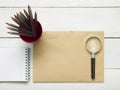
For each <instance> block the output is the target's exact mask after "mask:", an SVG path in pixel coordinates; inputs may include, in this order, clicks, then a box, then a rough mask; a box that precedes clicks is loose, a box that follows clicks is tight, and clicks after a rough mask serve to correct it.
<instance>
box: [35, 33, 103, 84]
mask: <svg viewBox="0 0 120 90" xmlns="http://www.w3.org/2000/svg"><path fill="white" fill-rule="evenodd" d="M91 36H97V37H98V38H99V39H100V40H101V43H102V49H101V51H100V52H99V53H98V54H96V55H95V57H96V67H95V69H96V70H95V75H96V77H95V80H92V79H91V54H90V53H89V52H88V51H87V50H86V48H85V42H86V40H87V39H88V38H89V37H91ZM33 53H34V58H33V59H34V60H33V63H34V64H33V82H104V32H102V31H100V32H80V31H47V32H43V34H42V37H41V39H40V41H38V42H37V43H35V44H34V52H33Z"/></svg>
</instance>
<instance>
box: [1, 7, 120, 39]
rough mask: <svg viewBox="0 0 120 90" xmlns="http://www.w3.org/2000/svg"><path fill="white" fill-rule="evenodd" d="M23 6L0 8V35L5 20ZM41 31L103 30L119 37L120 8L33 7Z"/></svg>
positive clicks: (8, 19)
mask: <svg viewBox="0 0 120 90" xmlns="http://www.w3.org/2000/svg"><path fill="white" fill-rule="evenodd" d="M18 11H23V8H0V13H1V15H0V20H1V22H0V33H1V36H0V37H13V36H12V35H9V34H8V33H6V32H7V31H8V29H7V28H6V26H7V25H6V24H5V23H6V22H8V23H13V21H12V20H11V18H10V17H11V16H13V15H14V14H15V13H16V12H18ZM34 11H36V12H37V13H38V20H39V21H40V23H41V24H42V27H43V31H104V32H105V37H120V8H33V12H34Z"/></svg>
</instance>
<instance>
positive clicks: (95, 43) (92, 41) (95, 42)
mask: <svg viewBox="0 0 120 90" xmlns="http://www.w3.org/2000/svg"><path fill="white" fill-rule="evenodd" d="M101 48H102V45H101V41H100V39H99V38H98V37H90V38H88V39H87V41H86V49H87V51H88V52H89V53H91V78H92V79H95V55H96V54H97V53H98V52H100V50H101Z"/></svg>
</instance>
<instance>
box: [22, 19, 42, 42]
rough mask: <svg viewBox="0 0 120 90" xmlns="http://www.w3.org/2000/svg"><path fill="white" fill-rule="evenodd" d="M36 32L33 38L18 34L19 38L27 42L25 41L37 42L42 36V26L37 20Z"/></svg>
mask: <svg viewBox="0 0 120 90" xmlns="http://www.w3.org/2000/svg"><path fill="white" fill-rule="evenodd" d="M37 34H38V35H37V36H36V37H35V38H33V37H27V36H23V35H20V38H21V39H22V40H23V41H25V42H27V43H35V42H37V41H38V40H39V39H40V38H41V36H42V26H41V24H40V23H39V22H38V21H37Z"/></svg>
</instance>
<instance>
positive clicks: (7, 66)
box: [0, 47, 30, 81]
mask: <svg viewBox="0 0 120 90" xmlns="http://www.w3.org/2000/svg"><path fill="white" fill-rule="evenodd" d="M29 61H30V48H20V47H14V48H13V47H12V48H11V47H8V48H7V47H4V48H3V47H2V48H0V81H28V80H29V65H30V64H29Z"/></svg>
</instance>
